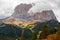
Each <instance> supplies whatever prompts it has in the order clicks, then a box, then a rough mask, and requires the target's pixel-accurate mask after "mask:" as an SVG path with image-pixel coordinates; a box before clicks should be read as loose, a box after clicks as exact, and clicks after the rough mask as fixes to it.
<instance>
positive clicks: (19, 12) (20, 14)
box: [8, 4, 57, 22]
mask: <svg viewBox="0 0 60 40" xmlns="http://www.w3.org/2000/svg"><path fill="white" fill-rule="evenodd" d="M31 7H32V5H31V4H20V5H18V6H17V7H16V8H15V9H14V13H13V14H12V16H11V17H10V18H8V19H9V20H12V19H11V18H15V19H18V20H19V21H23V22H28V21H36V20H37V21H40V22H46V21H50V20H56V21H57V19H56V17H55V15H54V13H53V11H52V10H43V11H41V12H37V13H31V15H30V13H28V11H29V9H30V8H31ZM32 14H33V15H32Z"/></svg>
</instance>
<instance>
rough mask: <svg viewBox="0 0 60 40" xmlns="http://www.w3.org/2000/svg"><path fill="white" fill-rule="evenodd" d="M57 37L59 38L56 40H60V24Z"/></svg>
mask: <svg viewBox="0 0 60 40" xmlns="http://www.w3.org/2000/svg"><path fill="white" fill-rule="evenodd" d="M56 34H57V35H56V36H57V38H56V40H60V24H59V25H58V26H57V32H56Z"/></svg>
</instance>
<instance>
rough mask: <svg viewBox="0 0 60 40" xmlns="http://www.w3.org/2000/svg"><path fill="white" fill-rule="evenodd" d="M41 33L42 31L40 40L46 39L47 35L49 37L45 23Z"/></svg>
mask: <svg viewBox="0 0 60 40" xmlns="http://www.w3.org/2000/svg"><path fill="white" fill-rule="evenodd" d="M41 31H42V32H41V33H40V36H39V38H40V39H44V38H46V37H47V35H48V26H47V25H46V24H45V23H44V25H43V28H42V30H41Z"/></svg>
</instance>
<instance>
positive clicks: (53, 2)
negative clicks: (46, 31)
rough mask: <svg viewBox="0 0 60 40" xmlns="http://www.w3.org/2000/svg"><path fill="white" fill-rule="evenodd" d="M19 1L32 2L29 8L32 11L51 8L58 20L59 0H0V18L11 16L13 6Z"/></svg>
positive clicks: (59, 17)
mask: <svg viewBox="0 0 60 40" xmlns="http://www.w3.org/2000/svg"><path fill="white" fill-rule="evenodd" d="M21 3H27V4H29V3H32V4H33V7H32V8H31V9H30V10H33V12H35V11H37V10H43V9H48V8H49V9H52V10H53V12H54V14H55V16H56V17H57V19H58V21H59V20H60V14H59V13H60V0H22V1H21V0H11V1H10V0H0V19H3V18H6V17H9V16H11V15H12V13H13V12H14V9H15V7H16V6H17V5H19V4H21ZM42 4H43V5H42ZM47 5H48V6H47ZM39 7H41V8H39ZM49 9H48V10H49Z"/></svg>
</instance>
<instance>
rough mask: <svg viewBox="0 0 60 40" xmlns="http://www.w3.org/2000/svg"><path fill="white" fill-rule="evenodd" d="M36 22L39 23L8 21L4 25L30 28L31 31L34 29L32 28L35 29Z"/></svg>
mask: <svg viewBox="0 0 60 40" xmlns="http://www.w3.org/2000/svg"><path fill="white" fill-rule="evenodd" d="M35 22H37V20H36V21H30V22H21V21H11V20H7V21H5V22H4V24H14V25H17V26H20V27H22V28H26V27H30V28H29V29H32V28H34V23H35Z"/></svg>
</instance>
